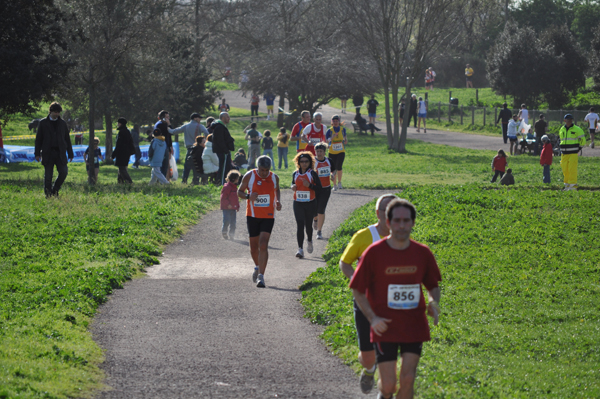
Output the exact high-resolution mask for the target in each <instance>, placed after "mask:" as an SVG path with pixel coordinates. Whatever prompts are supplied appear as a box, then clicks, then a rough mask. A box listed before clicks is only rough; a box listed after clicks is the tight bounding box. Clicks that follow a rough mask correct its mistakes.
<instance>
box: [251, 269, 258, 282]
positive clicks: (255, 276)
mask: <svg viewBox="0 0 600 399" xmlns="http://www.w3.org/2000/svg"><path fill="white" fill-rule="evenodd" d="M257 278H258V267H256V266H254V272H252V282H253V283H256V279H257Z"/></svg>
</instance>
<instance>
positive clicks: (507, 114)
mask: <svg viewBox="0 0 600 399" xmlns="http://www.w3.org/2000/svg"><path fill="white" fill-rule="evenodd" d="M511 118H512V112H511V110H510V109H508V104H507V103H504V104H502V109H501V110H500V114H499V115H498V119H496V123H498V122H500V121H502V140H504V144H506V143H508V136H507V131H508V122H510V120H511Z"/></svg>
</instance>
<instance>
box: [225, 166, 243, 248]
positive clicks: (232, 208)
mask: <svg viewBox="0 0 600 399" xmlns="http://www.w3.org/2000/svg"><path fill="white" fill-rule="evenodd" d="M240 177H241V175H240V172H238V171H237V170H232V171H230V172H229V173H228V174H227V178H226V179H225V180H226V181H227V183H225V185H224V186H223V188H222V189H221V210H222V211H223V226H222V227H221V234H223V238H224V239H226V240H233V239H235V224H236V220H235V219H236V212H237V211H239V210H240V200H239V198H238V194H237V191H238V188H237V184H238V183H239V181H240ZM228 229H229V235H227V230H228Z"/></svg>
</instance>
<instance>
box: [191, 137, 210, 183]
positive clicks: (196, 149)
mask: <svg viewBox="0 0 600 399" xmlns="http://www.w3.org/2000/svg"><path fill="white" fill-rule="evenodd" d="M207 136H208V135H207ZM205 140H206V137H205V136H198V137H196V144H194V146H193V147H192V151H191V152H190V155H189V157H190V158H191V159H192V162H193V164H194V180H192V184H193V185H195V186H196V185H198V184H200V181H201V182H202V184H206V183H207V177H206V174H205V173H204V164H203V162H202V154H203V153H204V146H205ZM196 176H197V177H198V178H199V180H196Z"/></svg>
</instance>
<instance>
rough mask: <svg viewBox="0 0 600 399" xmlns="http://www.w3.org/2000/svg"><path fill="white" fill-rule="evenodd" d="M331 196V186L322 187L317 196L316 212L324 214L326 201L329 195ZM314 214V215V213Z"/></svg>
mask: <svg viewBox="0 0 600 399" xmlns="http://www.w3.org/2000/svg"><path fill="white" fill-rule="evenodd" d="M330 196H331V186H329V187H323V188H322V189H321V192H320V193H319V196H318V197H317V214H321V215H324V214H325V208H327V203H328V202H329V197H330ZM315 216H316V215H315Z"/></svg>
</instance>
